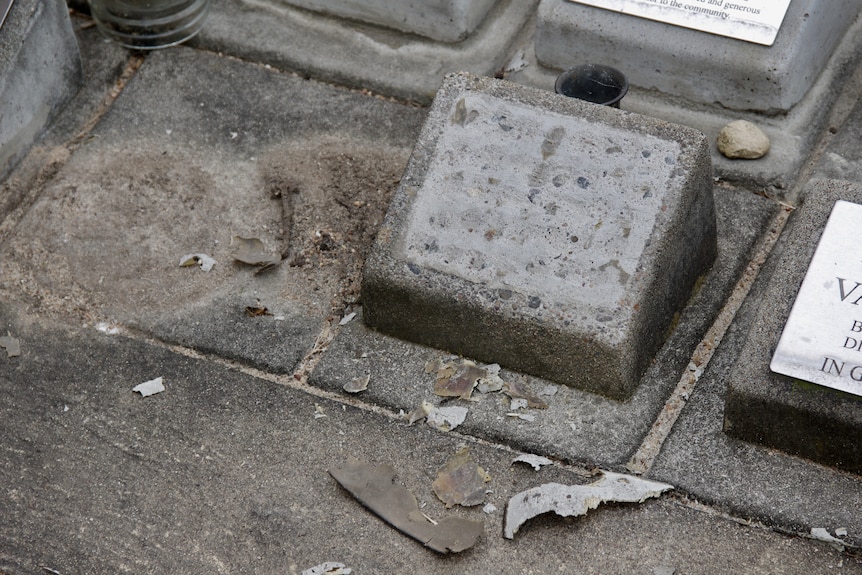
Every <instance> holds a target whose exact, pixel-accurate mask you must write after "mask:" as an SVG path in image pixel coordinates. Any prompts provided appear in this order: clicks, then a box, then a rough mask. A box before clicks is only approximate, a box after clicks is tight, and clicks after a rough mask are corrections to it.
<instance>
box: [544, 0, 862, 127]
mask: <svg viewBox="0 0 862 575" xmlns="http://www.w3.org/2000/svg"><path fill="white" fill-rule="evenodd" d="M860 11H862V8H860V5H859V3H858V2H855V1H853V0H829V1H827V0H794V1H793V2H791V3H790V7H789V9H788V11H787V14H786V15H785V18H784V22H783V24H782V26H781V28H780V31H779V33H778V36H777V38H776V40H775V43H774V44H773V45H772V46H761V45H758V44H752V43H749V42H744V41H741V40H733V39H730V38H725V37H722V36H716V35H713V34H707V33H705V32H700V31H698V30H691V29H686V28H680V27H678V26H672V25H670V24H665V23H662V22H656V21H652V20H646V19H643V18H638V17H635V16H631V15H627V14H620V13H617V12H612V11H609V10H604V9H601V8H595V7H592V6H585V5H581V4H576V3H574V2H570V1H568V0H542V2H541V3H540V5H539V10H538V17H537V18H538V19H537V28H536V37H535V45H536V56H537V58H538V60H539V62H541V63H542V64H544V65H545V66H548V67H551V68H558V69H565V68H568V67H570V66H573V65H575V64H580V63H584V62H585V61H590V62H596V63H601V64H608V65H611V66H614V67H617V68H619V69H620V70H622V71H623V72H624V73H625V74H626V75H627V76H628V78H629V81H630V82H631V83H632V85H634V86H637V87H640V88H646V89H654V90H658V91H659V92H663V93H665V94H668V95H671V96H676V97H682V98H685V99H687V100H690V101H692V102H694V103H697V104H707V105H712V104H719V105H721V106H723V107H725V108H729V109H733V110H737V111H752V110H754V111H758V112H761V113H765V114H769V115H775V114H780V113H784V112H786V111H787V110H789V109H790V108H792V107H793V106H794V105H795V104H797V103H798V102H799V101H800V100H801V99H802V97H803V96H804V95H805V93H806V92H807V91H808V90H809V88H811V86H812V85H813V84H814V82H815V80H816V79H817V77H818V76H819V75H820V73H821V72H822V71H823V69H824V67H825V66H826V62H827V61H828V60H829V57H830V56H831V55H832V52H833V50H835V48H836V46H837V45H838V43H839V42H840V41H841V39H842V37H843V35H844V33H845V32H846V31H847V29H848V28H849V26H850V25H851V24H852V23H853V22H854V20H856V18H857V17H858V15H859V14H860Z"/></svg>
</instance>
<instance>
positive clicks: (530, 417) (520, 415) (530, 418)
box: [506, 413, 536, 421]
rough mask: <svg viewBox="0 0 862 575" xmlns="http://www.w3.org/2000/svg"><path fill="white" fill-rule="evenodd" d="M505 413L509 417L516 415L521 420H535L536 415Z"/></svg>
mask: <svg viewBox="0 0 862 575" xmlns="http://www.w3.org/2000/svg"><path fill="white" fill-rule="evenodd" d="M506 415H507V416H509V417H516V418H518V419H521V420H523V421H536V416H535V415H531V414H529V413H507V414H506Z"/></svg>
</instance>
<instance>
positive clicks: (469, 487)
mask: <svg viewBox="0 0 862 575" xmlns="http://www.w3.org/2000/svg"><path fill="white" fill-rule="evenodd" d="M489 481H491V476H490V475H489V474H488V472H487V471H485V470H484V469H482V468H481V467H479V466H478V465H476V462H475V461H473V458H471V457H470V450H469V449H467V448H466V447H464V448H462V449H460V450H458V452H457V453H455V455H454V456H453V457H452V459H450V460H449V461H447V462H446V465H444V466H443V467H441V468H440V470H439V471H438V472H437V479H435V480H434V483H432V484H431V488H432V489H433V490H434V494H435V495H437V498H438V499H440V501H442V502H443V503H445V504H446V509H449V508H450V507H452V506H454V505H461V506H462V507H472V506H474V505H479V504H480V503H482V502H483V501H484V500H485V483H488V482H489Z"/></svg>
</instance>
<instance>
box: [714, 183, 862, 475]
mask: <svg viewBox="0 0 862 575" xmlns="http://www.w3.org/2000/svg"><path fill="white" fill-rule="evenodd" d="M837 200H846V201H850V202H854V203H860V202H862V188H860V187H859V186H858V185H853V184H849V183H846V182H840V181H822V182H818V183H816V184H813V185H812V186H811V187H810V188H809V189H808V190H807V191H806V193H805V196H804V197H803V202H802V205H801V207H799V208H798V209H797V211H796V212H795V213H794V214H793V216H792V217H791V221H790V223H789V224H788V227H787V228H786V229H785V230H784V234H783V236H782V238H781V241H780V243H779V245H778V246H777V247H776V250H775V251H774V252H773V254H772V257H773V258H774V259H775V260H776V261H775V263H774V264H772V269H773V270H774V271H773V274H772V277H771V279H770V283H769V287H768V288H767V289H766V291H765V292H764V293H763V294H762V296H761V298H760V309H759V310H758V312H757V316H756V319H755V320H754V323H753V325H752V327H751V329H750V331H749V333H748V339H747V341H746V343H745V345H744V347H743V349H742V350H741V351H740V353H739V357H738V359H737V361H736V367H735V368H734V369H733V370H732V371H731V372H730V373H729V374H727V379H726V382H727V396H726V403H725V408H724V431H725V432H726V433H728V434H730V435H732V436H734V437H737V438H740V439H744V440H746V441H751V442H755V443H761V444H764V445H768V446H771V447H775V448H778V449H781V450H783V451H786V452H788V453H792V454H794V455H800V456H803V457H807V458H809V459H813V460H816V461H819V462H821V463H824V464H827V465H832V466H835V467H838V468H841V469H845V470H847V471H852V472H854V473H857V474H859V473H862V397H858V396H854V395H850V394H846V393H841V392H838V391H835V390H832V389H829V388H826V387H822V386H818V385H814V384H808V383H805V382H802V381H799V380H795V379H794V378H791V377H787V376H785V375H781V374H777V373H773V372H772V371H770V369H769V362H770V360H771V359H772V354H773V353H774V351H775V347H776V345H777V344H778V339H779V337H780V336H781V332H782V329H783V328H784V325H785V322H786V321H787V317H788V315H789V314H790V308H791V307H792V306H793V302H794V301H795V299H796V295H797V293H798V291H799V285H800V284H801V283H802V279H803V278H804V277H805V272H806V271H807V270H808V266H809V263H810V262H811V257H812V256H813V254H814V250H815V248H816V247H817V242H818V241H819V239H820V236H821V234H822V233H823V226H825V225H826V220H827V219H828V218H829V213H830V212H831V211H832V207H833V205H834V204H835V202H836V201H837ZM847 247H848V249H852V246H847ZM839 335H840V332H839ZM839 341H840V340H839ZM848 369H849V368H848Z"/></svg>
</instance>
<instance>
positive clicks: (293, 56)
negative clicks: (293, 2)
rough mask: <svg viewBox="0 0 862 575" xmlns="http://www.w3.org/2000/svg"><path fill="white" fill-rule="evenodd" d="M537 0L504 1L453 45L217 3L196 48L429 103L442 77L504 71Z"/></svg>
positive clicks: (267, 7) (283, 9)
mask: <svg viewBox="0 0 862 575" xmlns="http://www.w3.org/2000/svg"><path fill="white" fill-rule="evenodd" d="M536 4H537V0H500V1H499V2H497V3H496V5H495V6H494V8H493V9H492V10H491V11H490V12H489V14H488V16H487V17H486V18H485V19H484V21H483V22H482V23H481V24H480V25H479V27H478V28H477V29H476V30H475V31H474V32H473V33H472V34H471V35H470V36H469V37H468V38H467V39H466V40H464V41H462V42H458V43H455V44H447V43H441V42H434V41H431V40H428V39H425V38H421V37H418V36H414V35H408V34H403V33H399V32H396V31H394V30H387V29H385V28H380V27H378V26H372V25H363V24H360V23H357V22H352V21H349V20H343V19H339V18H334V17H326V16H322V15H320V14H315V13H311V12H308V11H306V10H301V9H297V8H293V7H290V6H286V5H285V4H283V3H276V2H275V1H273V0H240V1H238V2H237V1H234V0H213V3H212V8H211V11H210V15H209V20H208V22H207V25H206V26H205V27H204V29H203V30H202V31H201V33H200V34H199V35H198V36H197V37H196V38H195V39H194V40H192V42H191V44H192V45H194V46H199V47H201V48H205V49H208V50H213V51H216V52H222V53H224V54H229V55H233V56H238V57H240V58H243V59H246V60H252V61H255V62H261V63H266V64H271V65H272V66H275V67H277V68H281V69H284V70H293V71H296V72H298V73H300V74H303V75H305V76H311V77H314V78H316V79H319V80H323V81H328V82H336V83H339V84H344V85H347V86H354V87H357V88H360V89H363V90H371V91H373V92H378V93H381V94H385V95H387V96H395V97H397V98H401V99H404V100H409V101H414V102H420V103H428V102H430V101H431V100H432V99H433V98H434V94H435V93H436V91H437V88H439V87H440V83H441V81H442V80H443V76H444V75H445V74H447V73H450V72H457V71H460V70H464V71H468V72H473V73H475V74H483V75H493V74H494V73H495V72H496V71H497V70H499V69H500V68H501V67H503V66H505V65H506V63H507V62H509V60H510V59H511V57H512V54H513V52H514V48H513V44H515V43H517V42H518V41H519V39H520V33H521V31H522V29H523V28H524V26H525V24H526V23H527V22H528V21H529V20H530V18H531V16H532V14H533V12H534V11H535V7H536Z"/></svg>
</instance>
